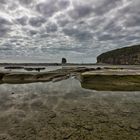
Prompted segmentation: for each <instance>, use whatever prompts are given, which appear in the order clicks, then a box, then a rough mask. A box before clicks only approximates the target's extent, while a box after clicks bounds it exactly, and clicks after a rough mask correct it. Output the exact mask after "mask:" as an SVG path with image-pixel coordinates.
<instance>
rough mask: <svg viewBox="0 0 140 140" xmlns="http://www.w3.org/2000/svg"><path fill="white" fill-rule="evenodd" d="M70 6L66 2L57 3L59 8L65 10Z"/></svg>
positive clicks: (66, 0) (62, 0) (61, 0)
mask: <svg viewBox="0 0 140 140" xmlns="http://www.w3.org/2000/svg"><path fill="white" fill-rule="evenodd" d="M69 5H70V2H69V1H68V0H59V1H58V6H59V8H63V9H65V8H67V7H68V6H69Z"/></svg>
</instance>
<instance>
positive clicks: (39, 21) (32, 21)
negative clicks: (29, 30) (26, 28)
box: [29, 17, 46, 27]
mask: <svg viewBox="0 0 140 140" xmlns="http://www.w3.org/2000/svg"><path fill="white" fill-rule="evenodd" d="M45 22H46V20H45V19H44V18H43V17H32V18H30V19H29V24H30V25H31V26H35V27H40V26H41V25H42V24H43V23H45Z"/></svg>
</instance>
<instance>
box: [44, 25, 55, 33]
mask: <svg viewBox="0 0 140 140" xmlns="http://www.w3.org/2000/svg"><path fill="white" fill-rule="evenodd" d="M46 29H47V32H48V33H50V32H56V31H57V25H56V24H55V23H48V25H47V27H46Z"/></svg>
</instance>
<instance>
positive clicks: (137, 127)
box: [130, 123, 140, 130]
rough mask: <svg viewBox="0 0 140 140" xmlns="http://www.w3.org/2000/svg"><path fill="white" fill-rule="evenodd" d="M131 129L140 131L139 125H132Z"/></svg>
mask: <svg viewBox="0 0 140 140" xmlns="http://www.w3.org/2000/svg"><path fill="white" fill-rule="evenodd" d="M130 128H131V129H133V130H140V125H139V124H138V123H133V124H131V125H130Z"/></svg>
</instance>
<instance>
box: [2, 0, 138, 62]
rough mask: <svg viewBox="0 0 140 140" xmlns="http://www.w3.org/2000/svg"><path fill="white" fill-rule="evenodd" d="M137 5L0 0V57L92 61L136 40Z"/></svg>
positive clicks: (116, 0) (110, 0)
mask: <svg viewBox="0 0 140 140" xmlns="http://www.w3.org/2000/svg"><path fill="white" fill-rule="evenodd" d="M139 7H140V1H139V0H134V1H130V0H88V1H86V0H0V49H1V51H0V58H4V57H5V58H6V57H8V56H9V57H15V56H16V57H17V56H18V57H19V56H20V55H22V56H23V57H25V58H27V56H28V57H29V58H33V56H35V58H39V59H41V60H42V59H44V58H45V59H46V57H47V59H49V60H50V59H53V60H54V59H57V58H61V57H62V56H63V55H67V57H68V58H69V59H70V58H73V59H76V60H78V61H79V60H81V58H84V57H85V56H86V57H87V58H86V60H87V61H90V62H91V61H95V57H96V56H97V55H98V54H100V53H102V52H104V51H108V50H111V49H115V48H120V47H123V46H126V45H129V44H130V45H131V44H135V43H139V42H140V38H139V36H140V25H139V23H140V17H139V15H140V10H139ZM73 59H72V60H73ZM56 61H57V60H56Z"/></svg>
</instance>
